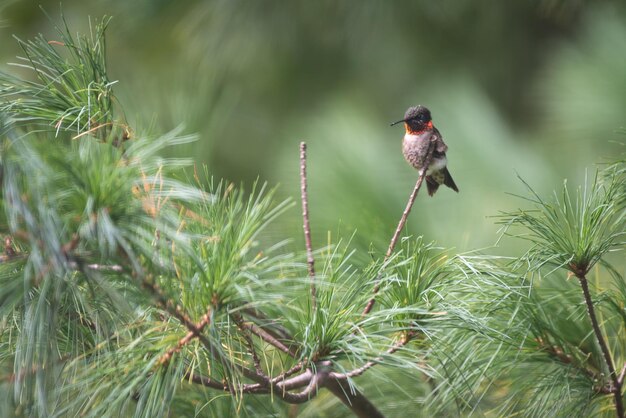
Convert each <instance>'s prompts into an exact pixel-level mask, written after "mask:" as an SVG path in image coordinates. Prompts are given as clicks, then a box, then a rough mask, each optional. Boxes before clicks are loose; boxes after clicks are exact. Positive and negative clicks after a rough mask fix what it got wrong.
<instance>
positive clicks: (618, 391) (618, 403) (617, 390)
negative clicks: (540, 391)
mask: <svg viewBox="0 0 626 418" xmlns="http://www.w3.org/2000/svg"><path fill="white" fill-rule="evenodd" d="M575 271H579V269H575ZM582 271H586V269H582V270H580V272H579V273H577V274H576V277H577V278H578V281H579V282H580V287H581V288H582V290H583V295H584V297H585V304H586V305H587V313H588V314H589V319H590V320H591V326H592V327H593V333H594V334H595V336H596V340H597V341H598V345H599V346H600V350H601V351H602V355H603V356H604V361H605V363H606V367H607V369H608V370H609V375H610V378H611V381H612V384H613V387H612V390H611V392H612V393H613V399H614V402H615V413H616V414H617V418H624V403H623V400H622V381H621V380H620V376H618V375H617V373H616V371H615V366H614V364H613V359H612V357H611V351H610V350H609V347H608V345H607V343H606V341H605V339H604V336H603V335H602V330H601V329H600V324H599V323H598V319H597V318H596V312H595V308H594V306H593V301H592V299H591V293H590V292H589V284H588V282H587V278H586V276H585V274H584V273H582ZM621 377H622V378H623V374H622V376H621Z"/></svg>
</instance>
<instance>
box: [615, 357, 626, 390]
mask: <svg viewBox="0 0 626 418" xmlns="http://www.w3.org/2000/svg"><path fill="white" fill-rule="evenodd" d="M624 375H626V362H625V363H624V367H622V371H621V372H620V373H619V377H618V378H617V381H618V382H619V384H620V385H622V384H624Z"/></svg>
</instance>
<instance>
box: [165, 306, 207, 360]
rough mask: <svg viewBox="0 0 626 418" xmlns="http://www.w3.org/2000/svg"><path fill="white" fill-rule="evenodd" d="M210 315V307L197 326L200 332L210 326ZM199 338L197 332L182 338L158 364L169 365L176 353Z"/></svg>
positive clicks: (190, 332)
mask: <svg viewBox="0 0 626 418" xmlns="http://www.w3.org/2000/svg"><path fill="white" fill-rule="evenodd" d="M210 313H211V308H210V307H209V309H208V310H207V312H206V313H205V314H204V315H203V316H202V319H201V320H200V322H198V323H197V324H196V329H197V330H198V331H199V332H202V330H203V329H204V328H205V327H206V326H207V325H208V324H209V322H211V316H210ZM198 336H199V334H197V333H196V332H194V331H189V332H188V333H187V334H186V335H185V336H184V337H183V338H181V339H180V340H179V341H178V344H176V346H175V347H172V348H170V349H169V350H167V352H166V353H165V354H163V356H161V358H160V359H159V361H158V363H159V364H161V365H167V364H168V363H169V362H170V360H171V359H172V356H173V355H174V353H178V352H179V351H180V350H181V349H182V348H183V347H184V346H185V345H187V344H189V342H190V341H191V340H193V339H194V338H196V337H198Z"/></svg>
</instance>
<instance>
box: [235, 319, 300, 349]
mask: <svg viewBox="0 0 626 418" xmlns="http://www.w3.org/2000/svg"><path fill="white" fill-rule="evenodd" d="M242 326H243V328H244V329H249V330H250V332H252V333H253V334H254V335H256V336H257V337H259V338H261V339H262V340H263V341H265V342H266V343H268V344H270V345H272V346H274V347H276V348H277V349H279V350H280V351H282V352H283V353H285V354H289V355H290V356H291V357H296V356H297V353H296V352H295V351H294V350H293V349H291V348H289V347H287V346H286V345H285V344H283V343H282V342H280V341H278V340H277V339H276V338H274V336H272V335H271V334H270V333H269V332H267V331H266V330H265V329H263V328H261V327H258V326H256V325H254V324H251V323H248V322H243V323H242Z"/></svg>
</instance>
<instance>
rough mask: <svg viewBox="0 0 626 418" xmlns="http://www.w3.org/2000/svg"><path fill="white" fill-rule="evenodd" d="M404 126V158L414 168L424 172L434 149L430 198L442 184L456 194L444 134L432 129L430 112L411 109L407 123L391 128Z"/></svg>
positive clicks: (428, 183) (429, 176)
mask: <svg viewBox="0 0 626 418" xmlns="http://www.w3.org/2000/svg"><path fill="white" fill-rule="evenodd" d="M400 122H404V127H405V130H406V132H405V134H404V139H403V140H402V154H404V158H405V159H406V160H407V161H408V162H409V164H411V165H412V166H413V167H415V168H416V169H418V170H419V172H420V174H421V173H422V171H423V170H424V168H425V167H424V165H425V164H426V159H427V157H428V154H429V153H430V151H431V147H433V148H432V158H431V160H430V164H429V165H428V168H427V169H426V187H427V188H428V194H429V195H430V196H432V195H434V194H435V192H436V191H437V189H438V188H439V186H440V185H441V184H445V185H446V186H448V187H449V188H451V189H452V190H454V191H455V192H458V191H459V189H458V187H457V186H456V184H455V183H454V180H452V176H451V175H450V172H449V171H448V167H447V164H448V159H447V158H446V151H447V150H448V146H447V145H446V144H445V143H444V142H443V137H442V136H441V133H440V132H439V130H438V129H437V128H435V126H434V125H433V120H432V117H431V116H430V110H428V109H427V108H426V107H424V106H414V107H409V108H408V109H407V111H406V113H405V114H404V119H402V120H399V121H397V122H394V123H392V124H391V126H393V125H396V124H398V123H400Z"/></svg>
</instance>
